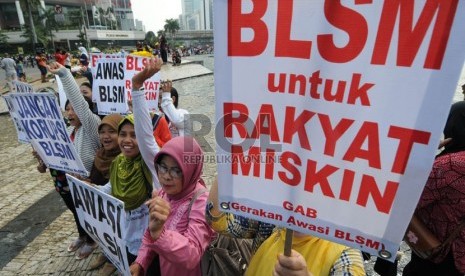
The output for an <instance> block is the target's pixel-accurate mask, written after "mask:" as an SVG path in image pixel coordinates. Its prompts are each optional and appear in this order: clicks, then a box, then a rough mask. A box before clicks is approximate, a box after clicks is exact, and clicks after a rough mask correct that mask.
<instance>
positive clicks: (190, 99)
mask: <svg viewBox="0 0 465 276" xmlns="http://www.w3.org/2000/svg"><path fill="white" fill-rule="evenodd" d="M162 78H163V79H172V80H175V82H174V86H175V87H176V89H177V90H178V92H179V93H180V107H181V108H185V109H187V110H189V111H190V112H191V113H197V114H204V115H206V117H208V118H210V121H211V126H212V129H211V131H210V132H209V134H208V135H207V137H205V141H206V142H204V143H203V146H204V149H205V150H206V151H208V149H209V148H211V149H214V148H215V144H214V141H215V140H214V124H213V121H214V106H215V104H214V89H213V73H212V71H210V70H209V69H207V68H205V67H203V66H202V65H200V64H197V63H190V64H183V65H181V66H175V67H173V66H171V65H164V66H163V67H162ZM84 80H85V79H79V80H78V82H81V81H84ZM33 85H34V86H35V87H36V88H39V87H43V84H42V83H40V82H34V83H33ZM44 86H50V87H53V88H54V89H56V84H55V83H46V84H45V85H44ZM1 108H2V107H1V102H0V112H1V110H2V109H1ZM4 108H6V107H4ZM206 123H207V122H206ZM0 125H1V126H2V134H1V135H0V149H1V150H0V158H1V159H0V160H2V161H1V162H0V197H1V198H2V200H1V201H0V243H1V245H4V246H8V248H3V249H0V255H3V258H5V256H4V255H5V252H6V251H8V250H9V249H14V248H12V247H14V246H16V245H17V243H21V242H25V243H26V244H25V245H24V249H22V250H21V251H19V252H17V253H16V254H15V255H13V256H12V257H13V258H12V259H11V260H9V261H8V262H6V263H5V265H4V266H3V267H1V266H0V275H6V276H9V275H98V272H97V271H89V270H88V267H89V264H90V262H91V261H92V260H93V259H94V258H95V257H96V255H97V254H96V253H93V254H92V255H91V256H90V257H89V258H87V259H84V260H76V259H75V256H74V254H72V253H68V252H67V250H66V249H67V247H68V245H69V243H70V242H71V241H73V240H74V239H75V238H76V237H77V230H76V226H75V225H74V220H73V217H72V214H71V212H70V211H68V210H67V209H66V208H64V209H65V210H66V211H64V212H63V213H62V214H61V215H59V216H58V217H57V218H56V219H55V220H53V222H51V223H50V224H48V226H46V227H45V228H44V230H43V231H42V232H40V233H38V235H37V236H35V238H34V239H32V240H30V241H28V240H27V237H29V236H31V235H30V232H31V231H33V230H34V228H37V227H39V226H40V225H38V223H37V222H33V220H32V219H23V218H21V217H22V216H24V214H25V211H28V212H29V211H30V208H29V207H30V206H35V205H37V204H38V202H40V201H43V198H44V197H47V196H49V197H53V196H56V199H57V200H56V203H52V202H50V204H56V205H60V206H59V207H60V208H62V207H63V206H64V203H63V202H62V200H61V199H60V196H59V195H58V194H57V193H56V192H54V188H53V184H52V181H51V178H50V175H49V174H48V172H47V173H45V174H40V173H38V172H37V170H36V165H37V163H36V160H35V159H34V158H33V157H32V155H31V147H30V146H29V145H26V144H20V143H18V142H17V136H16V131H15V129H14V126H13V123H12V121H11V119H10V116H9V115H3V116H0ZM206 154H212V155H213V154H214V152H206ZM215 171H216V164H215V163H206V164H205V166H204V179H205V180H206V182H207V183H211V181H212V179H213V176H214V174H215ZM42 208H43V207H42ZM60 212H61V211H60ZM19 218H20V219H19ZM36 219H38V220H39V221H40V219H41V218H36ZM18 220H24V221H22V224H21V223H20V222H19V223H20V225H23V226H22V227H21V228H18V229H14V231H11V232H8V233H5V231H6V230H5V227H6V226H8V225H11V224H12V222H18ZM2 232H3V233H2ZM10 247H11V248H10ZM7 249H8V250H7ZM13 251H14V250H13ZM1 258H2V257H0V259H1ZM115 274H117V273H115Z"/></svg>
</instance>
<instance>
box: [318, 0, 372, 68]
mask: <svg viewBox="0 0 465 276" xmlns="http://www.w3.org/2000/svg"><path fill="white" fill-rule="evenodd" d="M324 13H325V17H326V19H327V20H328V22H329V23H331V24H332V25H333V26H335V27H337V28H339V29H341V30H343V31H345V32H346V33H347V34H348V35H349V41H348V42H347V44H346V45H345V46H344V47H341V48H339V47H337V46H336V45H335V43H334V40H333V35H332V34H324V35H318V36H317V44H318V50H319V52H320V55H321V57H323V58H324V59H325V60H327V61H330V62H335V63H344V62H349V61H351V60H353V59H354V58H356V57H357V56H358V55H359V54H360V52H362V50H363V48H364V46H365V44H366V41H367V37H368V24H367V22H366V20H365V18H364V17H363V15H361V14H359V13H358V12H355V11H354V10H352V9H349V8H347V7H344V6H343V5H342V4H341V1H340V0H337V1H336V0H334V1H325V5H324Z"/></svg>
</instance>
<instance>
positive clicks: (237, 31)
mask: <svg viewBox="0 0 465 276" xmlns="http://www.w3.org/2000/svg"><path fill="white" fill-rule="evenodd" d="M251 2H252V3H253V10H252V12H251V13H249V14H243V13H242V11H241V8H242V0H228V56H257V55H259V54H261V53H263V51H265V49H266V45H267V44H268V29H267V26H266V23H265V22H263V20H262V19H261V18H262V17H263V16H264V15H265V12H266V9H267V6H268V1H262V0H251ZM243 28H250V29H252V30H253V32H254V38H253V39H252V40H251V41H249V42H243V41H242V35H241V32H242V29H243Z"/></svg>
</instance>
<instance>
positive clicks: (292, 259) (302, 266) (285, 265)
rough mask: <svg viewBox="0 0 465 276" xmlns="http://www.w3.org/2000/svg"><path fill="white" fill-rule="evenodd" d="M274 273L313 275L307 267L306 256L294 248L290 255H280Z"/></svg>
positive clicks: (300, 275)
mask: <svg viewBox="0 0 465 276" xmlns="http://www.w3.org/2000/svg"><path fill="white" fill-rule="evenodd" d="M273 275H295V276H313V274H312V273H311V272H310V271H308V269H307V262H306V261H305V259H304V257H303V256H302V255H301V254H300V253H298V252H297V251H295V250H292V253H291V256H289V257H288V256H285V255H283V254H279V255H278V261H277V263H276V265H275V267H274V272H273Z"/></svg>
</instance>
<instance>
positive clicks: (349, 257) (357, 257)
mask: <svg viewBox="0 0 465 276" xmlns="http://www.w3.org/2000/svg"><path fill="white" fill-rule="evenodd" d="M212 208H213V203H212V202H208V203H207V206H206V212H205V217H206V219H207V222H208V223H209V224H210V226H211V227H212V228H213V230H215V231H216V232H217V233H219V234H222V235H228V236H231V237H234V238H248V239H253V243H252V249H253V253H255V252H256V251H257V249H258V248H259V247H260V245H261V244H262V243H263V242H264V241H265V240H266V239H267V238H268V237H269V236H271V234H272V233H273V231H275V230H277V229H278V227H276V226H275V225H273V224H269V223H265V222H261V221H256V220H253V219H249V218H245V217H242V216H237V215H234V214H230V213H222V214H221V215H220V216H213V215H212V214H211V209H212ZM336 275H337V276H355V275H357V276H358V275H360V276H361V275H365V272H364V265H363V258H362V255H361V252H360V250H358V249H354V248H347V249H345V250H344V251H343V252H342V253H341V256H340V257H339V258H338V259H337V260H336V261H335V262H334V264H333V266H332V267H331V270H330V274H329V276H336Z"/></svg>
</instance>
